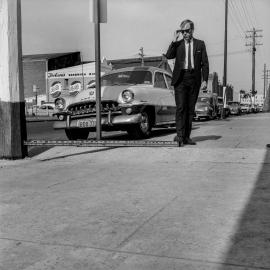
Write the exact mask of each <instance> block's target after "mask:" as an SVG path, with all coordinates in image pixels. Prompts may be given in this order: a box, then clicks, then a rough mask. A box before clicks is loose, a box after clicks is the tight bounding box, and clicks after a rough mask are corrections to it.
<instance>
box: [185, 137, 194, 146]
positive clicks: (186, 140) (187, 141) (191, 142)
mask: <svg viewBox="0 0 270 270" xmlns="http://www.w3.org/2000/svg"><path fill="white" fill-rule="evenodd" d="M183 143H184V144H189V145H196V142H194V141H192V140H191V139H190V138H186V139H185V140H184V141H183Z"/></svg>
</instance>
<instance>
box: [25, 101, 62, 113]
mask: <svg viewBox="0 0 270 270" xmlns="http://www.w3.org/2000/svg"><path fill="white" fill-rule="evenodd" d="M56 112H57V110H56V108H55V104H54V103H51V102H48V103H43V104H42V105H40V106H38V105H33V106H31V107H30V108H28V109H27V112H26V113H27V115H28V116H52V115H53V114H55V113H56Z"/></svg>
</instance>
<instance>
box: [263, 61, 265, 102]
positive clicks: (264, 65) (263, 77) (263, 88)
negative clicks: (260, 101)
mask: <svg viewBox="0 0 270 270" xmlns="http://www.w3.org/2000/svg"><path fill="white" fill-rule="evenodd" d="M265 89H266V64H264V66H263V98H265Z"/></svg>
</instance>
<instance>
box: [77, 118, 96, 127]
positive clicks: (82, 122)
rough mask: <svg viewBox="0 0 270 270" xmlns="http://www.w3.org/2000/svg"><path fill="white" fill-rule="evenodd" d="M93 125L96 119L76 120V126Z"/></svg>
mask: <svg viewBox="0 0 270 270" xmlns="http://www.w3.org/2000/svg"><path fill="white" fill-rule="evenodd" d="M95 126H96V119H87V120H77V127H79V128H89V127H95Z"/></svg>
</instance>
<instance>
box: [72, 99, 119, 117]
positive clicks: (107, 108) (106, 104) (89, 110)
mask: <svg viewBox="0 0 270 270" xmlns="http://www.w3.org/2000/svg"><path fill="white" fill-rule="evenodd" d="M67 111H68V113H70V114H71V115H74V116H76V115H84V114H95V113H96V102H85V103H80V104H78V103H77V104H72V105H70V106H68V108H67ZM100 111H101V113H108V112H118V111H121V108H120V107H119V106H118V103H117V102H115V101H102V102H101V108H100Z"/></svg>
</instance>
